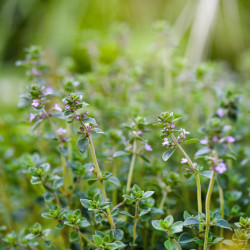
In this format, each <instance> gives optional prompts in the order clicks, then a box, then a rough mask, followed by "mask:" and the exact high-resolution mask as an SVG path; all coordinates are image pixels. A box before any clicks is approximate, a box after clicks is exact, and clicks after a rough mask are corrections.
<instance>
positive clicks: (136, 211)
mask: <svg viewBox="0 0 250 250" xmlns="http://www.w3.org/2000/svg"><path fill="white" fill-rule="evenodd" d="M138 212H139V201H136V203H135V221H134V226H133V244H135V239H136V238H135V236H136V226H137V222H138V219H139V216H138ZM131 249H132V250H133V249H134V247H132V248H131Z"/></svg>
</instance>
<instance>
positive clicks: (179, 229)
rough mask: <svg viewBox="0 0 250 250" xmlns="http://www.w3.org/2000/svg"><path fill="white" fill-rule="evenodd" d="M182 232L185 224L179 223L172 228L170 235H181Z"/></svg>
mask: <svg viewBox="0 0 250 250" xmlns="http://www.w3.org/2000/svg"><path fill="white" fill-rule="evenodd" d="M182 230H183V222H182V221H177V222H175V223H174V224H173V225H172V226H171V229H170V233H171V234H175V233H180V232H182Z"/></svg>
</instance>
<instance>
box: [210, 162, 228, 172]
mask: <svg viewBox="0 0 250 250" xmlns="http://www.w3.org/2000/svg"><path fill="white" fill-rule="evenodd" d="M213 169H214V170H215V171H216V172H217V173H218V174H223V173H224V172H225V171H226V170H227V166H226V164H225V163H223V162H220V163H218V165H217V166H215V167H214V168H213Z"/></svg>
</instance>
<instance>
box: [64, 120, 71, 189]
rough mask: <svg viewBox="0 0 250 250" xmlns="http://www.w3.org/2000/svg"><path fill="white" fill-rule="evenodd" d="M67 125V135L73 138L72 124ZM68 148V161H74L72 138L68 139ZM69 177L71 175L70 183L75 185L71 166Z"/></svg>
mask: <svg viewBox="0 0 250 250" xmlns="http://www.w3.org/2000/svg"><path fill="white" fill-rule="evenodd" d="M66 126H67V136H68V137H69V138H71V137H72V131H71V127H70V124H69V123H67V124H66ZM68 149H69V154H68V161H69V162H72V159H73V148H72V140H68ZM68 177H69V178H68V179H69V185H70V186H73V178H72V169H71V168H68Z"/></svg>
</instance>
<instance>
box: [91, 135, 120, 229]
mask: <svg viewBox="0 0 250 250" xmlns="http://www.w3.org/2000/svg"><path fill="white" fill-rule="evenodd" d="M88 139H89V145H90V151H91V155H92V159H93V162H94V165H95V170H96V173H97V176H98V179H99V182H100V185H101V191H102V194H103V196H104V200H105V202H108V199H107V195H106V191H105V186H104V182H103V178H102V173H101V171H100V168H99V164H98V161H97V158H96V154H95V147H94V143H93V140H92V138H91V135H90V136H88ZM107 214H108V217H109V219H108V221H109V223H110V226H111V227H112V229H115V225H114V222H113V217H112V215H111V211H110V208H109V207H108V208H107Z"/></svg>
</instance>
